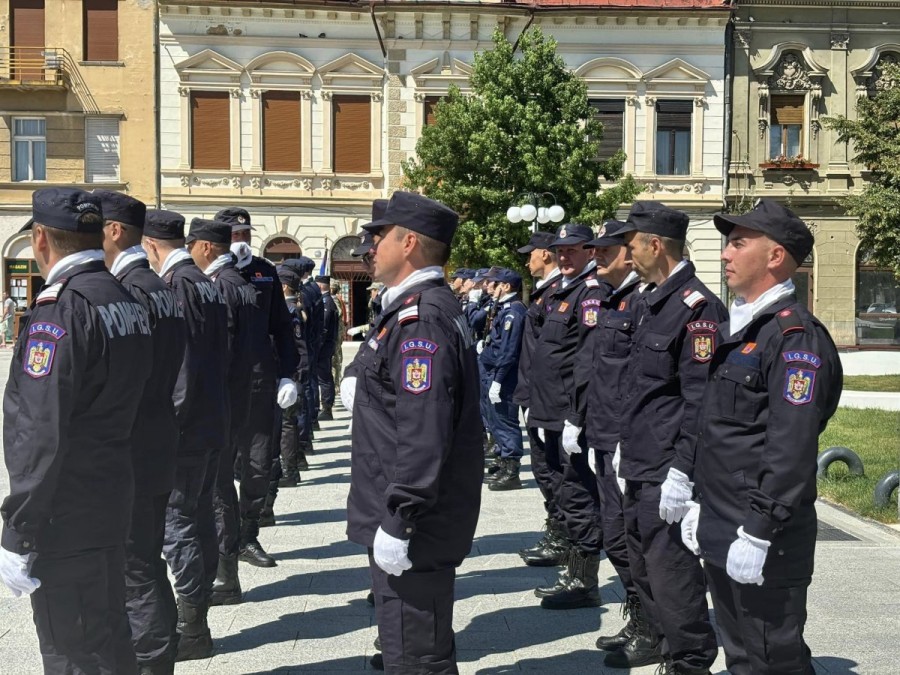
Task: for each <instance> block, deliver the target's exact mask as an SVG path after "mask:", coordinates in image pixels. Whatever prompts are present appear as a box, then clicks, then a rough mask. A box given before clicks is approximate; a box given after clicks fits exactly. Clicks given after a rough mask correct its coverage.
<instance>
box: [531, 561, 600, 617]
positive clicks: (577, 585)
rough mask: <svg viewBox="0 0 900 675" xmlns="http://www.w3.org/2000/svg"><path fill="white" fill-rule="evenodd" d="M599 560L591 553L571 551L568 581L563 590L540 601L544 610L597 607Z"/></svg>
mask: <svg viewBox="0 0 900 675" xmlns="http://www.w3.org/2000/svg"><path fill="white" fill-rule="evenodd" d="M599 567H600V559H599V558H598V557H597V556H596V555H593V554H591V553H584V552H583V551H579V550H578V549H573V550H572V553H571V554H570V555H569V560H568V572H569V574H568V577H569V579H568V581H567V582H566V585H565V588H563V589H561V590H559V591H557V592H556V593H554V594H552V595H548V596H546V597H544V598H543V599H542V600H541V607H543V608H544V609H579V608H581V607H599V606H600V605H601V604H603V602H602V601H601V599H600V586H599V583H598V580H597V570H598V568H599Z"/></svg>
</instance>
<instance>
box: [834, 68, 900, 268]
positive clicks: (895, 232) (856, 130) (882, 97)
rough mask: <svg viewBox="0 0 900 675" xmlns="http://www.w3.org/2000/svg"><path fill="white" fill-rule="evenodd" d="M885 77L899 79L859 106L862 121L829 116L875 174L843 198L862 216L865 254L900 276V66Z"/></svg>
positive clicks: (841, 138)
mask: <svg viewBox="0 0 900 675" xmlns="http://www.w3.org/2000/svg"><path fill="white" fill-rule="evenodd" d="M881 81H889V82H892V83H895V84H894V86H893V87H890V88H887V89H882V90H881V91H879V92H878V93H877V94H876V95H875V96H873V97H872V98H868V97H866V98H861V99H859V101H858V102H857V105H856V116H857V119H855V120H851V119H848V118H846V117H844V116H842V115H839V116H836V117H828V118H825V120H824V122H825V126H826V127H828V128H830V129H834V130H835V131H837V133H838V141H840V142H843V143H852V144H853V148H854V150H855V152H856V155H855V156H854V157H853V161H855V162H859V163H860V164H862V165H863V166H865V167H866V168H867V169H868V170H869V171H870V172H871V174H870V177H869V182H868V183H866V185H865V187H863V189H862V191H861V192H859V193H856V194H852V195H849V196H847V197H845V198H844V199H842V200H841V203H842V205H843V206H844V208H845V209H846V210H847V213H848V214H850V215H852V216H854V217H855V218H857V219H858V224H857V226H856V232H857V235H858V236H859V239H860V248H861V251H862V254H863V256H864V257H867V258H868V259H869V260H871V261H872V262H874V263H875V264H877V265H880V266H884V267H889V268H891V269H893V270H894V271H895V273H897V274H898V275H900V66H898V65H894V64H886V65H885V66H884V70H883V76H882V78H881Z"/></svg>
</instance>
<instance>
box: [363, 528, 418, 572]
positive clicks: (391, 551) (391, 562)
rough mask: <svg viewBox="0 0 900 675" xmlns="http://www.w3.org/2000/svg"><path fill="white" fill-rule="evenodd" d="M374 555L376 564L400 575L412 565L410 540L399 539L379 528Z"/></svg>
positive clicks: (373, 547) (376, 534)
mask: <svg viewBox="0 0 900 675" xmlns="http://www.w3.org/2000/svg"><path fill="white" fill-rule="evenodd" d="M372 549H373V551H372V557H374V558H375V564H376V565H378V566H379V567H380V568H381V569H383V570H384V571H385V572H387V573H388V574H393V575H394V576H395V577H399V576H400V575H401V574H403V573H404V572H405V571H406V570H408V569H409V568H410V567H412V562H411V561H410V559H409V540H408V539H407V540H403V539H397V538H396V537H392V536H391V535H389V534H388V533H387V532H385V531H384V530H382V529H381V527H379V528H378V531H377V532H376V533H375V544H374V545H373V546H372Z"/></svg>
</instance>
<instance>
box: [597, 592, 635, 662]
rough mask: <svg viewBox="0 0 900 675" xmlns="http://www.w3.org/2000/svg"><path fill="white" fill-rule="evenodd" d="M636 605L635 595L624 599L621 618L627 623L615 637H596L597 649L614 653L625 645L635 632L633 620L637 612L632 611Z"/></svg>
mask: <svg viewBox="0 0 900 675" xmlns="http://www.w3.org/2000/svg"><path fill="white" fill-rule="evenodd" d="M636 603H640V600H639V599H638V597H637V596H636V595H629V596H628V597H627V598H625V602H624V603H622V618H623V619H627V623H626V624H625V625H624V626H623V627H622V630H620V631H619V632H618V633H616V634H615V635H601V636H600V637H598V638H597V649H602V650H603V651H606V652H611V651H615V650H616V649H618V648H619V647H624V646H625V643H627V642H628V641H629V640H630V639H631V636H632V635H634V634H635V632H637V621H636V618H635V613H636V611H637V610H635V609H634V605H635V604H636Z"/></svg>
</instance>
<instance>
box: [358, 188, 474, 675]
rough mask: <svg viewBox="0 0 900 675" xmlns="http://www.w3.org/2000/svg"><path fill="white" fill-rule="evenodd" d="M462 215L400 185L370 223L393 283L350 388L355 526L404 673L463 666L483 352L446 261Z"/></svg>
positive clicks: (381, 269)
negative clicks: (461, 634) (459, 619)
mask: <svg viewBox="0 0 900 675" xmlns="http://www.w3.org/2000/svg"><path fill="white" fill-rule="evenodd" d="M457 223H458V217H457V215H456V214H455V213H454V212H453V211H451V210H450V209H448V208H447V207H445V206H443V205H442V204H439V203H437V202H434V201H432V200H430V199H427V198H425V197H422V196H420V195H418V194H415V193H409V192H395V193H394V195H393V197H392V198H391V200H390V204H389V205H388V208H387V210H386V211H385V213H384V216H383V217H382V218H381V219H380V220H376V221H373V222H372V223H371V224H369V225H366V226H365V227H366V229H368V230H370V231H372V232H373V233H374V234H375V276H376V278H378V279H380V280H382V281H383V282H384V283H385V285H386V286H388V287H389V288H388V290H387V291H386V292H385V296H384V311H383V312H382V314H381V316H380V317H379V318H378V320H377V321H376V323H375V326H374V327H373V328H372V330H371V331H369V334H368V336H367V339H366V341H365V342H363V344H362V347H361V349H360V351H359V353H358V355H357V357H356V359H355V361H354V364H353V369H352V370H351V371H350V372H352V373H354V375H355V378H354V377H352V376H351V377H350V378H348V377H345V378H344V383H345V386H344V387H343V388H342V394H343V393H345V390H347V389H348V385H353V388H352V391H353V393H354V396H353V397H344V398H345V399H346V401H345V403H346V404H349V406H348V407H349V408H351V409H352V413H353V431H352V454H351V484H350V495H349V497H348V501H347V521H348V526H347V532H348V537H349V538H350V540H351V541H354V542H356V543H359V544H362V545H363V546H366V547H367V548H368V549H369V560H370V569H371V573H372V581H373V588H374V592H375V603H376V604H375V609H376V616H377V620H378V634H379V638H380V642H381V648H382V650H383V652H382V653H383V657H384V667H385V670H386V671H387V672H390V673H397V674H399V675H412V674H414V673H415V674H417V675H418V674H420V673H456V672H458V670H457V666H456V646H455V640H454V636H453V628H452V623H453V589H454V581H455V576H456V568H457V567H458V566H459V565H460V563H462V561H463V559H464V558H465V556H466V555H467V554H468V552H469V550H470V549H471V546H472V539H473V536H474V533H475V526H476V524H477V521H478V512H479V506H480V501H481V481H482V472H483V470H484V458H483V455H482V451H481V448H480V447H479V438H480V434H481V425H480V424H479V410H478V398H479V394H478V371H477V364H476V356H475V351H474V347H473V346H472V342H471V337H470V334H469V327H468V326H467V325H466V322H465V318H464V316H463V315H462V312H461V311H460V308H459V303H458V301H457V300H456V298H455V296H454V295H453V292H452V291H451V290H450V289H449V288H448V287H447V285H446V283H445V282H444V275H443V270H442V269H441V267H442V265H443V264H444V263H445V262H446V260H447V257H448V255H449V252H450V242H451V240H452V237H453V233H454V231H455V230H456V226H457ZM348 380H349V382H348ZM354 380H355V381H354ZM422 420H428V424H426V425H423V424H422Z"/></svg>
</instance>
